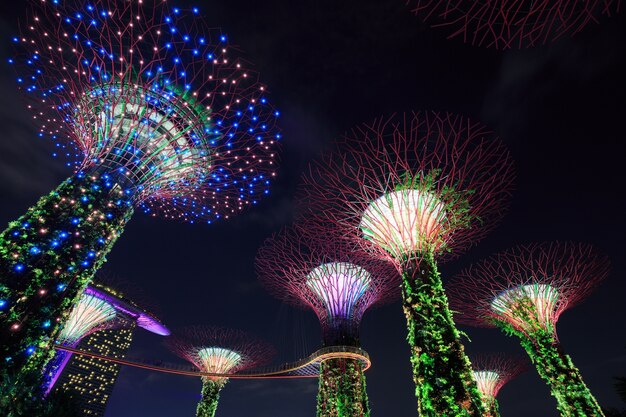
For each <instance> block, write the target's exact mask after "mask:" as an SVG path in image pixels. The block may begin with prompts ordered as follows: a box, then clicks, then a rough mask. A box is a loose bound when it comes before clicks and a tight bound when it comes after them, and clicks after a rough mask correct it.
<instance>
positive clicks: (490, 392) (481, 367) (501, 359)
mask: <svg viewBox="0 0 626 417" xmlns="http://www.w3.org/2000/svg"><path fill="white" fill-rule="evenodd" d="M472 369H473V370H474V379H475V380H476V384H477V385H478V389H479V390H480V393H481V394H482V395H483V399H484V401H485V406H486V407H487V411H488V415H489V417H499V416H500V412H499V407H498V401H497V399H496V397H497V396H498V392H500V389H501V388H502V387H503V386H504V385H506V384H507V383H508V382H509V381H511V380H512V379H514V378H516V377H517V376H518V375H520V374H521V373H523V372H525V371H526V370H528V364H527V362H526V361H525V360H524V359H523V358H519V357H516V356H511V355H507V354H504V353H491V354H482V355H476V356H472Z"/></svg>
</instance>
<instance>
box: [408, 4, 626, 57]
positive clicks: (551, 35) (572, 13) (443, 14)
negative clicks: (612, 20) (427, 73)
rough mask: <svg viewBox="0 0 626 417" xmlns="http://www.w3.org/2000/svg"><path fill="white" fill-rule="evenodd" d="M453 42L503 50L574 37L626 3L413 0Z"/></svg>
mask: <svg viewBox="0 0 626 417" xmlns="http://www.w3.org/2000/svg"><path fill="white" fill-rule="evenodd" d="M406 3H407V4H408V5H409V6H410V7H411V10H412V11H413V12H414V13H415V14H416V15H417V16H419V17H421V18H422V19H423V20H424V21H425V22H426V23H429V24H430V25H432V26H433V27H441V28H443V29H445V31H446V32H447V33H448V37H449V38H461V39H462V40H463V41H464V42H468V43H471V44H472V45H476V46H485V47H489V48H497V49H510V48H525V47H532V46H536V45H541V44H545V43H548V42H551V41H554V40H556V39H559V38H562V37H565V36H572V35H574V34H576V33H578V32H580V31H581V30H582V29H583V28H584V27H585V26H587V25H588V24H590V23H597V22H598V20H600V19H601V18H603V17H610V16H612V15H614V14H616V13H618V12H619V8H620V3H621V1H620V0H580V1H570V0H542V1H535V0H521V1H506V0H495V1H487V0H485V1H475V0H407V2H406Z"/></svg>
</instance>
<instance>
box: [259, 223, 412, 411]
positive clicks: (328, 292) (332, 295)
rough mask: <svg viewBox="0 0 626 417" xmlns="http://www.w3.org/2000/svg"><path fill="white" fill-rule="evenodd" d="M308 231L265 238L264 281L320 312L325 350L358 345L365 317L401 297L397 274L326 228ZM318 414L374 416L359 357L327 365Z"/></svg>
mask: <svg viewBox="0 0 626 417" xmlns="http://www.w3.org/2000/svg"><path fill="white" fill-rule="evenodd" d="M301 226H302V225H301ZM314 226H315V225H314V224H308V225H306V226H303V227H306V228H312V227H314ZM309 232H312V233H310V234H307V235H305V234H303V233H300V232H299V231H297V230H295V229H293V228H292V229H284V230H283V231H282V232H280V233H279V234H276V235H274V236H273V237H271V238H269V239H268V240H266V241H265V244H264V245H263V246H262V247H261V248H260V249H259V251H258V254H257V260H256V266H257V272H258V275H259V278H260V280H261V281H262V282H263V283H264V285H265V286H266V287H267V288H268V289H269V290H270V291H271V292H272V293H274V294H275V295H276V296H278V297H279V298H281V299H283V300H284V301H286V302H288V303H290V304H294V305H297V306H300V307H304V308H310V309H312V310H313V311H314V312H315V314H316V315H317V317H318V319H319V321H320V324H321V327H322V339H323V344H324V347H329V346H353V347H359V324H360V323H361V318H362V317H363V314H364V313H365V311H366V310H367V309H368V308H369V307H371V306H372V305H374V304H376V303H381V302H385V301H389V300H390V299H392V298H393V297H394V295H397V287H398V285H399V284H400V280H399V276H398V273H397V271H396V270H395V268H394V267H393V265H392V264H391V263H389V262H387V261H386V260H381V259H377V258H374V257H372V256H371V255H369V254H368V253H366V252H364V251H363V250H362V249H361V248H359V247H356V246H355V245H349V244H348V243H347V242H342V241H340V240H336V239H332V238H329V237H328V236H327V235H325V233H324V231H323V230H319V232H320V233H319V234H316V233H314V232H313V231H312V230H310V229H309ZM313 235H315V236H316V238H315V239H313V238H311V236H313ZM317 415H318V416H319V417H363V416H369V415H370V408H369V402H368V398H367V392H366V387H365V374H364V371H363V369H362V366H361V363H360V362H359V361H358V360H357V359H349V358H337V359H329V360H325V361H323V362H322V364H321V366H320V375H319V391H318V397H317Z"/></svg>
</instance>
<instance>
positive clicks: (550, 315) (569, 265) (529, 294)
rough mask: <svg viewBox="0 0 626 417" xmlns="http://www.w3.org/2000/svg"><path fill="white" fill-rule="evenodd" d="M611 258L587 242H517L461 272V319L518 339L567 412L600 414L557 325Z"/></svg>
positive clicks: (457, 292)
mask: <svg viewBox="0 0 626 417" xmlns="http://www.w3.org/2000/svg"><path fill="white" fill-rule="evenodd" d="M608 271H609V261H608V258H607V257H606V256H604V255H603V254H601V253H599V252H598V251H596V250H595V249H593V248H592V247H591V246H589V245H586V244H578V243H570V242H565V243H561V242H547V243H538V244H531V245H525V246H518V247H515V248H513V249H510V250H508V251H505V252H501V253H499V254H496V255H494V256H493V257H491V258H489V259H486V260H484V261H481V262H479V263H477V264H476V265H473V266H471V267H469V268H467V269H466V270H464V271H462V272H461V273H460V274H459V275H458V276H457V277H456V278H455V281H454V283H453V284H452V285H451V287H450V294H451V303H452V305H453V307H454V310H455V311H458V312H459V314H458V316H457V317H456V318H457V319H458V321H461V322H465V323H468V324H473V325H477V326H497V327H499V328H501V329H502V330H503V331H504V332H506V333H507V334H511V335H515V336H517V337H519V339H520V341H521V344H522V346H523V347H524V349H525V350H526V351H527V353H528V354H529V356H530V358H531V359H532V361H533V363H534V364H535V365H536V367H537V371H538V372H539V375H540V376H541V377H542V378H543V379H544V380H546V382H547V383H548V384H549V385H550V388H551V390H552V395H553V396H554V397H555V398H556V400H557V403H558V407H559V410H560V411H561V413H562V415H564V416H582V415H585V416H602V415H603V414H602V411H601V410H600V407H599V405H598V403H597V401H596V400H595V398H594V397H593V396H592V395H591V393H590V391H589V389H588V388H587V386H586V385H585V383H584V382H583V380H582V376H581V375H580V372H579V371H578V369H577V368H576V367H575V366H574V364H573V363H572V360H571V358H570V357H569V356H568V355H566V354H565V352H564V351H563V349H562V347H561V346H560V344H559V342H558V337H557V332H556V323H557V321H558V319H559V317H560V315H561V314H562V313H563V312H564V311H565V310H566V309H568V308H569V307H571V306H573V305H575V304H576V303H578V302H580V301H582V300H583V299H584V298H586V297H587V296H588V295H589V294H590V292H591V291H592V290H593V289H594V288H595V286H596V285H597V284H598V283H599V282H600V281H602V280H603V279H605V278H606V276H607V275H608Z"/></svg>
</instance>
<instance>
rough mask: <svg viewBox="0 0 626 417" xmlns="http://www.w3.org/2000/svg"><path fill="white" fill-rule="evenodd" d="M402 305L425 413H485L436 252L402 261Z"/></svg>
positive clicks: (442, 416)
mask: <svg viewBox="0 0 626 417" xmlns="http://www.w3.org/2000/svg"><path fill="white" fill-rule="evenodd" d="M402 276H403V286H402V297H403V309H404V314H405V316H406V320H407V326H408V336H407V341H408V342H409V346H410V347H411V364H412V367H413V380H414V382H415V387H416V389H415V395H416V396H417V402H418V411H419V415H420V416H422V417H461V416H463V417H468V416H471V417H480V416H483V415H485V410H484V406H483V404H482V397H481V395H480V392H479V391H478V388H477V387H476V382H475V381H474V377H473V373H472V369H471V364H470V361H469V359H468V358H467V356H466V355H465V352H464V349H463V345H462V344H461V342H460V337H459V332H458V331H457V329H456V327H455V325H454V322H453V321H452V314H451V313H450V309H449V307H448V299H447V297H446V295H445V293H444V290H443V285H442V283H441V277H440V275H439V272H438V271H437V265H436V264H435V261H434V258H433V257H432V255H424V256H421V257H418V258H412V259H409V260H407V261H406V262H404V264H403V274H402Z"/></svg>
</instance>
